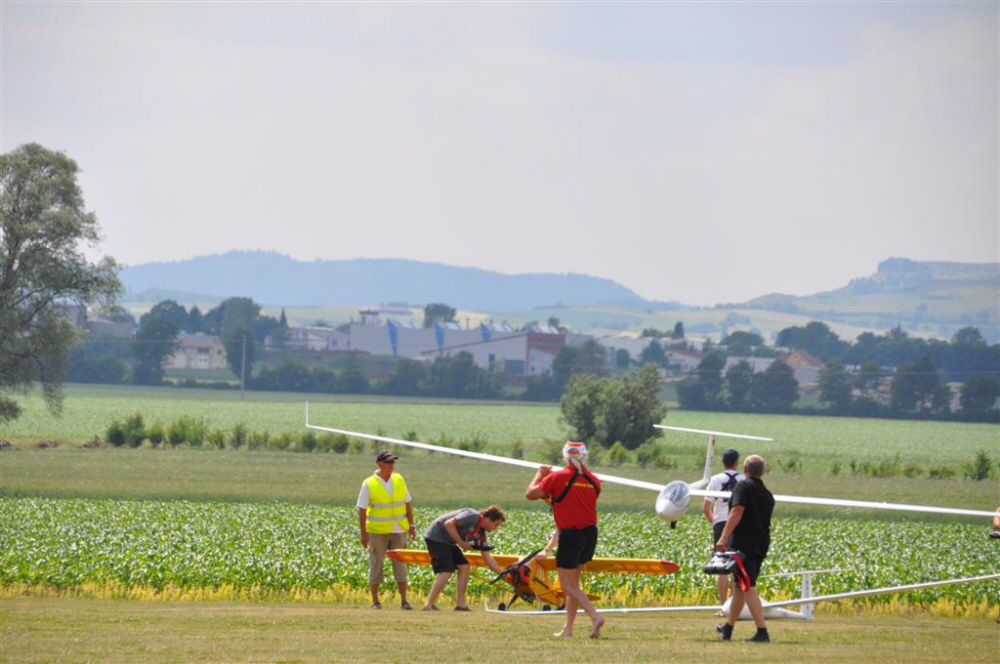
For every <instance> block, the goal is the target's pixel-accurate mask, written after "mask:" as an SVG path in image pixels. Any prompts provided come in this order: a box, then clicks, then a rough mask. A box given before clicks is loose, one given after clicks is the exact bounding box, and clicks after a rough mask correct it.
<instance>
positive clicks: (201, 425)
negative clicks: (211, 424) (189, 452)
mask: <svg viewBox="0 0 1000 664" xmlns="http://www.w3.org/2000/svg"><path fill="white" fill-rule="evenodd" d="M207 437H208V425H207V424H206V423H205V420H203V419H201V418H198V419H195V418H193V417H189V416H187V415H181V416H180V417H178V418H177V419H176V420H174V421H173V422H171V423H170V426H169V427H167V441H168V442H169V443H170V445H171V446H172V447H176V446H177V445H180V444H181V443H185V442H186V443H188V444H189V445H191V446H192V447H200V446H201V444H202V443H203V442H205V439H206V438H207Z"/></svg>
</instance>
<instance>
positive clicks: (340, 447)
mask: <svg viewBox="0 0 1000 664" xmlns="http://www.w3.org/2000/svg"><path fill="white" fill-rule="evenodd" d="M350 447H351V439H350V438H348V437H347V436H345V435H344V434H342V433H338V434H336V435H335V436H334V437H333V445H332V448H333V451H334V452H335V453H337V454H343V453H345V452H347V450H348V449H350Z"/></svg>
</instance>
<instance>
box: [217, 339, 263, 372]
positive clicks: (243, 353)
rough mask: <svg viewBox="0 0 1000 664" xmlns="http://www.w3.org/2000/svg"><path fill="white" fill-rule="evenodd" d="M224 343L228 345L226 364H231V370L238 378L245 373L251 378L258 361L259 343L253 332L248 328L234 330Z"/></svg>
mask: <svg viewBox="0 0 1000 664" xmlns="http://www.w3.org/2000/svg"><path fill="white" fill-rule="evenodd" d="M223 344H224V345H225V347H226V364H228V365H229V370H230V371H232V372H233V375H235V376H236V377H237V378H243V377H244V375H245V376H246V377H247V378H248V379H249V378H250V377H251V376H252V375H253V365H254V362H256V361H257V343H256V341H255V340H254V338H253V334H252V333H251V332H250V330H248V329H246V328H243V329H237V330H233V331H232V332H230V333H229V336H227V337H226V338H225V340H224V341H223ZM244 369H245V370H246V373H245V374H244Z"/></svg>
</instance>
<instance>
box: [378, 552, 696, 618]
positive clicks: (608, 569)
mask: <svg viewBox="0 0 1000 664" xmlns="http://www.w3.org/2000/svg"><path fill="white" fill-rule="evenodd" d="M539 551H541V549H538V550H537V551H533V552H531V553H529V554H528V555H526V556H524V557H523V558H517V557H516V556H501V555H493V560H495V561H496V562H497V564H499V565H501V566H503V567H504V569H503V571H501V572H500V573H499V574H497V575H496V577H495V578H494V579H493V580H492V581H490V583H496V582H498V581H506V582H507V583H509V584H510V585H511V587H512V588H513V589H514V596H513V597H512V598H511V600H510V601H509V602H507V603H506V604H504V603H501V604H500V606H499V607H498V608H499V609H500V610H501V611H506V610H507V609H508V608H509V607H510V606H511V605H512V604H513V603H514V602H515V601H517V600H518V599H520V600H521V601H523V602H526V603H528V604H536V605H538V606H539V607H540V608H541V609H542V610H543V611H548V610H550V609H552V608H560V607H562V606H563V604H564V603H565V602H564V600H563V593H562V590H561V589H560V588H559V581H558V580H557V579H556V580H553V578H552V572H553V571H554V570H555V568H556V559H555V556H550V557H546V558H543V559H542V560H539V559H538V558H536V556H537V554H538V553H539ZM387 555H388V556H389V557H390V558H392V559H393V560H398V561H400V562H404V563H407V564H408V565H430V564H431V556H430V554H429V553H428V552H427V551H420V550H415V549H390V550H389V551H388V552H387ZM464 555H465V558H466V559H467V560H468V561H469V565H470V566H471V567H485V568H487V569H488V568H489V565H487V564H486V561H485V560H483V556H482V555H481V554H479V553H475V552H469V551H466V552H465V554H464ZM491 555H492V554H491ZM582 569H583V571H584V572H599V573H605V574H673V573H674V572H676V571H677V570H678V569H679V567H678V566H677V565H676V564H675V563H672V562H670V561H669V560H653V559H642V558H594V559H593V560H591V561H590V562H589V563H587V564H586V565H584V566H583V568H582ZM587 597H589V598H590V599H599V598H598V596H597V595H590V594H588V595H587Z"/></svg>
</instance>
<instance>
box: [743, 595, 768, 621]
mask: <svg viewBox="0 0 1000 664" xmlns="http://www.w3.org/2000/svg"><path fill="white" fill-rule="evenodd" d="M743 596H744V598H745V599H746V604H747V607H749V609H750V615H751V616H753V621H754V623H755V624H756V625H757V629H767V623H766V622H764V606H763V605H762V604H761V603H760V597H759V596H758V595H757V589H756V588H754V587H753V586H751V587H750V589H749V590H748V591H746V592H745V593H744V594H743Z"/></svg>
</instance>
